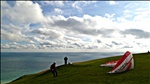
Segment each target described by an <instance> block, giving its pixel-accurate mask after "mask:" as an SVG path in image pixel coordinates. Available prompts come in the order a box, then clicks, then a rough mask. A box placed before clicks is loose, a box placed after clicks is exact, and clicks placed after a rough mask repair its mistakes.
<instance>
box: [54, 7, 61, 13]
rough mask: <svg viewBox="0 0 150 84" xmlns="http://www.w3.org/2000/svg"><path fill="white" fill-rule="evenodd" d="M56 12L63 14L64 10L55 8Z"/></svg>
mask: <svg viewBox="0 0 150 84" xmlns="http://www.w3.org/2000/svg"><path fill="white" fill-rule="evenodd" d="M54 12H56V13H58V14H62V13H63V11H62V10H61V9H59V8H55V9H54Z"/></svg>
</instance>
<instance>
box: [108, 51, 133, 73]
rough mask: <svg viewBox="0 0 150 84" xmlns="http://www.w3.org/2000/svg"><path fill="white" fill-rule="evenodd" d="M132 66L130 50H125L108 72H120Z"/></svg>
mask: <svg viewBox="0 0 150 84" xmlns="http://www.w3.org/2000/svg"><path fill="white" fill-rule="evenodd" d="M133 68H134V59H133V56H132V54H131V52H129V51H127V52H126V53H125V54H124V55H123V56H122V57H121V58H120V60H119V61H118V62H117V64H116V65H115V66H114V67H113V68H112V70H111V71H110V72H108V73H120V72H123V71H127V70H130V69H133Z"/></svg>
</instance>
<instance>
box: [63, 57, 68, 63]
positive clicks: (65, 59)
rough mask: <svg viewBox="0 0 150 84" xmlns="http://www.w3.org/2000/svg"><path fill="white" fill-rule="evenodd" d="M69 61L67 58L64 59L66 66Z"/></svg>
mask: <svg viewBox="0 0 150 84" xmlns="http://www.w3.org/2000/svg"><path fill="white" fill-rule="evenodd" d="M67 60H68V58H67V57H65V58H64V61H65V65H67Z"/></svg>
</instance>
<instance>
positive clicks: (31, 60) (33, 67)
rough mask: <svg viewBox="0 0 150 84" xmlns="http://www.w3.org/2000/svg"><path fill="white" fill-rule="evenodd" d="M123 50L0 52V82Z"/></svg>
mask: <svg viewBox="0 0 150 84" xmlns="http://www.w3.org/2000/svg"><path fill="white" fill-rule="evenodd" d="M123 54H124V52H1V84H6V83H8V82H11V81H13V80H15V79H17V78H19V77H21V76H23V75H27V74H34V73H38V72H40V71H43V70H46V69H49V66H50V65H51V64H52V63H53V62H56V66H60V65H63V64H64V57H65V56H67V57H68V62H70V63H74V62H81V61H87V60H93V59H99V58H106V57H112V56H118V55H123Z"/></svg>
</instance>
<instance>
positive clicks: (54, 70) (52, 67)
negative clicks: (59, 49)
mask: <svg viewBox="0 0 150 84" xmlns="http://www.w3.org/2000/svg"><path fill="white" fill-rule="evenodd" d="M50 71H51V72H52V73H53V76H54V77H56V76H58V73H57V70H56V63H55V62H54V63H53V64H52V65H51V66H50Z"/></svg>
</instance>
